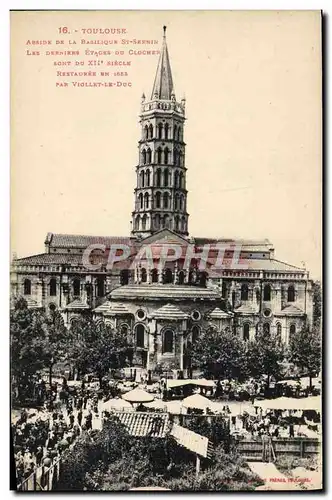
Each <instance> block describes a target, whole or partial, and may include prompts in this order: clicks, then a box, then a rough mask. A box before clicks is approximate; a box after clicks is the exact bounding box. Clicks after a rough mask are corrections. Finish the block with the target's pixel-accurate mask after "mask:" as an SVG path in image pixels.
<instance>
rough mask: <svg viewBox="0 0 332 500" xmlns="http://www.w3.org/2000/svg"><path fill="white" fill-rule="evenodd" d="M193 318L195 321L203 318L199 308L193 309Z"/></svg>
mask: <svg viewBox="0 0 332 500" xmlns="http://www.w3.org/2000/svg"><path fill="white" fill-rule="evenodd" d="M191 318H192V319H193V320H194V321H199V320H200V319H201V313H200V312H199V311H197V310H195V311H193V312H192V313H191Z"/></svg>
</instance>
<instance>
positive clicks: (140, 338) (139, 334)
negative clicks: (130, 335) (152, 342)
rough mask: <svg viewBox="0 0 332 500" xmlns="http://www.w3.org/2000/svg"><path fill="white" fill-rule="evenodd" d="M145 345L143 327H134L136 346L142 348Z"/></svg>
mask: <svg viewBox="0 0 332 500" xmlns="http://www.w3.org/2000/svg"><path fill="white" fill-rule="evenodd" d="M144 345H145V328H144V325H141V324H140V325H137V326H136V346H137V347H144Z"/></svg>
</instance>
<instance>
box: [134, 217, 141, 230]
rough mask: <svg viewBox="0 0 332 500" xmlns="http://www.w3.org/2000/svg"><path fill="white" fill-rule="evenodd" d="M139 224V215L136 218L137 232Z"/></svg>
mask: <svg viewBox="0 0 332 500" xmlns="http://www.w3.org/2000/svg"><path fill="white" fill-rule="evenodd" d="M139 223H140V216H139V215H137V216H136V218H135V230H136V231H138V230H139Z"/></svg>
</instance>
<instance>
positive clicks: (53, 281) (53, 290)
mask: <svg viewBox="0 0 332 500" xmlns="http://www.w3.org/2000/svg"><path fill="white" fill-rule="evenodd" d="M50 295H51V297H55V296H56V279H55V278H51V279H50Z"/></svg>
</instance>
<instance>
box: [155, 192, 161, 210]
mask: <svg viewBox="0 0 332 500" xmlns="http://www.w3.org/2000/svg"><path fill="white" fill-rule="evenodd" d="M160 202H161V193H160V191H157V192H156V208H160Z"/></svg>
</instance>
